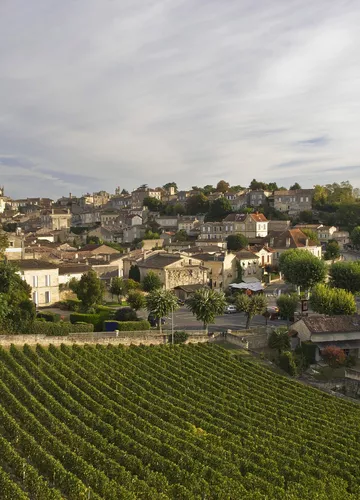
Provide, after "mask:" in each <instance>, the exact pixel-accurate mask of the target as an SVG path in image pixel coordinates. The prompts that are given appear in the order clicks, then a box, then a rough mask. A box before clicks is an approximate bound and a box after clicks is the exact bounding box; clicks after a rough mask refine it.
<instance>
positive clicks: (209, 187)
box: [203, 184, 216, 196]
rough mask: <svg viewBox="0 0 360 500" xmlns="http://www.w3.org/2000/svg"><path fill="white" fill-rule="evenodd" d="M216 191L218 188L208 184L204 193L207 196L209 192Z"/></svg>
mask: <svg viewBox="0 0 360 500" xmlns="http://www.w3.org/2000/svg"><path fill="white" fill-rule="evenodd" d="M215 191H216V188H214V186H212V185H211V184H206V186H204V188H203V193H204V195H205V196H209V194H211V193H214V192H215Z"/></svg>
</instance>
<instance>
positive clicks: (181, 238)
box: [174, 229, 189, 241]
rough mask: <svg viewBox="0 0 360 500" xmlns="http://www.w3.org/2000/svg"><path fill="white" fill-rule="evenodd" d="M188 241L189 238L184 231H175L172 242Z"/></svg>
mask: <svg viewBox="0 0 360 500" xmlns="http://www.w3.org/2000/svg"><path fill="white" fill-rule="evenodd" d="M188 239H189V236H188V234H187V232H186V231H185V229H180V231H177V232H176V233H175V235H174V241H187V240H188Z"/></svg>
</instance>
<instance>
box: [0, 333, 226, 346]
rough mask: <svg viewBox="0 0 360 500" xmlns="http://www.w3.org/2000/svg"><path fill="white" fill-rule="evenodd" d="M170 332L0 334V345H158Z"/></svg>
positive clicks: (192, 336) (200, 337) (201, 338)
mask: <svg viewBox="0 0 360 500" xmlns="http://www.w3.org/2000/svg"><path fill="white" fill-rule="evenodd" d="M188 333H189V338H188V340H187V341H186V343H187V344H189V343H197V342H209V341H212V340H215V339H216V338H217V336H218V335H219V334H214V335H213V336H212V337H209V336H208V335H206V334H205V333H204V332H202V331H199V332H193V331H191V332H188ZM169 334H170V332H163V333H162V334H159V333H153V332H120V333H119V336H118V337H116V335H115V334H114V333H76V334H71V335H68V336H64V337H63V336H54V337H47V336H46V335H0V346H2V347H9V346H10V345H11V344H14V345H16V346H22V345H24V344H28V345H31V346H35V345H36V344H40V345H43V346H48V345H50V344H53V345H61V344H67V345H72V344H79V345H83V344H103V345H108V344H113V345H118V344H122V345H127V346H129V345H140V344H143V345H160V344H167V343H168V339H169Z"/></svg>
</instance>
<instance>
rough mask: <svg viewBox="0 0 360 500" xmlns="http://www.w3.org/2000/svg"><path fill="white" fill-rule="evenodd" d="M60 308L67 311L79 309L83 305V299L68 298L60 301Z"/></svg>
mask: <svg viewBox="0 0 360 500" xmlns="http://www.w3.org/2000/svg"><path fill="white" fill-rule="evenodd" d="M59 307H60V309H64V310H66V311H75V312H76V311H79V310H80V307H81V300H79V299H67V300H63V301H61V302H59Z"/></svg>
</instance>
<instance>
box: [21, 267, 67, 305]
mask: <svg viewBox="0 0 360 500" xmlns="http://www.w3.org/2000/svg"><path fill="white" fill-rule="evenodd" d="M17 266H18V268H19V273H20V275H21V277H22V279H23V280H25V281H26V283H27V284H28V285H30V286H31V288H32V293H31V298H32V300H33V302H34V303H35V304H36V306H39V307H43V306H49V305H51V304H54V303H55V302H58V301H59V266H58V265H56V264H52V263H51V262H45V261H41V260H35V259H25V260H20V261H18V262H17Z"/></svg>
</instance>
